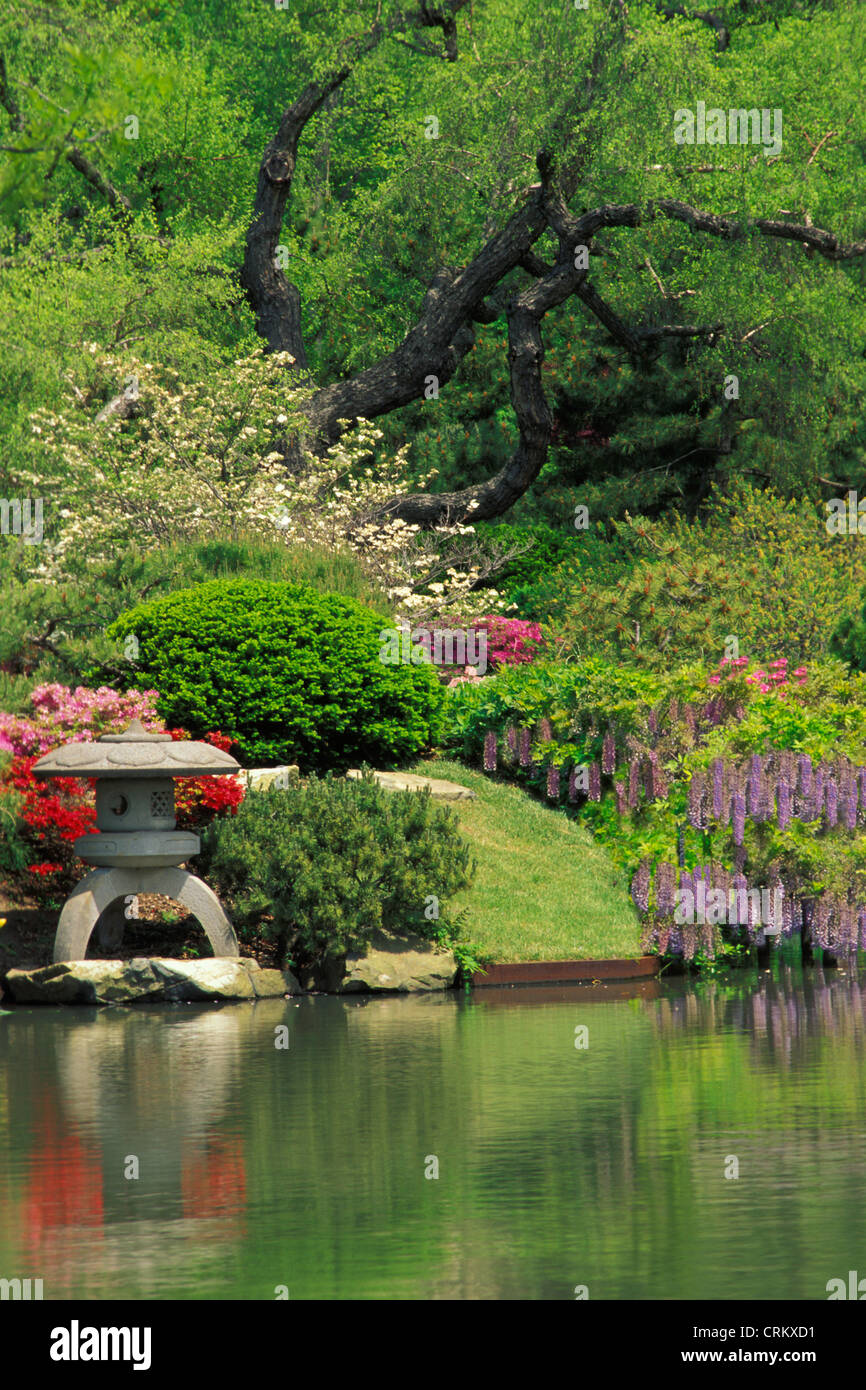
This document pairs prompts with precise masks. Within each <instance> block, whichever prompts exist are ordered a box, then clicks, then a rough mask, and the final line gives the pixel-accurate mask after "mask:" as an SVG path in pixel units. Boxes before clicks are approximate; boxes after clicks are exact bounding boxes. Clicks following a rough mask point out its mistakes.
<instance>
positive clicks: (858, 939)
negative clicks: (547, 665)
mask: <svg viewBox="0 0 866 1390" xmlns="http://www.w3.org/2000/svg"><path fill="white" fill-rule="evenodd" d="M800 674H801V673H800V672H796V673H795V675H800ZM774 678H775V679H777V681H781V680H783V679H786V677H785V672H784V671H780V672H777V673H776V676H775V677H774ZM742 713H743V711H742V710H741V709H739V708H738V709H734V710H732V709H731V708H730V706H726V705H725V702H724V700H723V699H722V698H721V697H719V698H718V699H716V698H713V699H711V700H709V701H708V702H705V703H702V704H699V705H694V704H687V703H679V702H678V701H677V700H675V699H672V700H670V702H669V703H668V705H667V707H666V708H665V709H663V710H653V711H651V712H650V714H649V717H648V721H647V727H648V730H649V735H650V743H651V745H657V744H658V743H659V741H660V739H661V736H662V730H663V729H664V727H665V726H666V725H677V726H678V728H679V729H680V730H682V731H683V736H684V739H685V741H686V744H687V746H691V747H694V746H695V745H697V744H699V742H700V739H701V734H702V732H703V731H705V730H707V731H708V729H709V728H712V727H715V726H716V725H718V723H719V722H720V721H721V720H722V719H723V718H724V717H725V716H726V715H730V714H733V715H734V717H735V718H736V717H737V716H741V715H742ZM598 733H599V730H598V729H597V728H596V727H595V726H592V727H591V728H590V730H589V737H590V738H597V736H598ZM533 744H535V751H536V756H537V757H538V758H539V759H540V761H536V759H535V758H533ZM545 745H549V748H548V747H545ZM596 746H597V745H596ZM555 748H556V742H555V740H554V734H553V729H552V725H551V721H550V719H549V718H544V719H541V720H539V721H538V722H537V723H536V724H535V725H534V726H526V725H514V724H509V725H508V727H507V729H506V731H505V737H504V740H503V744H502V757H503V759H504V762H505V765H506V767H508V768H520V769H523V770H524V771H526V772H528V773H529V774H530V775H533V774H539V773H540V774H541V775H542V777H543V778H546V782H544V783H543V785H544V790H545V793H546V796H547V799H548V800H549V801H551V802H555V803H559V802H560V801H561V800H562V799H563V796H565V797H566V798H567V800H568V802H569V803H571V804H575V803H577V802H578V801H583V800H589V801H595V802H598V801H600V800H601V795H602V776H605V777H607V778H609V779H611V781H612V785H613V791H614V795H615V798H616V808H617V813H618V814H619V815H621V816H625V815H627V814H629V813H630V812H634V811H636V810H638V809H639V807H640V805H641V804H642V803H649V804H651V803H653V802H657V801H664V800H665V799H666V798H667V797H668V795H669V793H670V788H669V786H668V782H667V779H666V777H665V773H664V769H663V767H662V765H661V759H660V756H659V753H658V751H657V749H656V747H655V746H650V747H649V748H647V747H646V746H645V745H641V744H640V742H639V741H638V740H637V739H636V738H634V737H633V736H628V737H627V738H626V739H625V740H624V747H622V748H621V750H620V749H619V748H618V744H617V737H616V733H615V730H614V728H613V726H612V725H608V727H607V729H606V731H605V733H604V736H603V741H602V748H601V757H600V758H596V759H595V760H593V761H591V762H588V763H585V764H577V763H569V762H568V761H567V760H566V761H564V762H563V763H562V764H561V765H557V764H556V763H555V762H554V761H553V754H554V752H555ZM499 749H500V740H499V737H498V735H497V733H496V731H495V730H493V729H491V730H488V732H487V734H486V735H485V738H484V769H485V771H486V772H495V771H496V769H497V762H498V758H499ZM618 760H619V761H620V767H621V774H620V776H619V777H618V778H617V777H616V776H615V774H616V771H617V763H618ZM686 819H687V821H688V824H689V825H691V826H692V828H693V829H695V830H698V831H701V832H704V833H706V832H709V831H710V830H712V829H715V828H720V827H725V828H726V829H728V828H729V829H730V832H731V837H732V840H733V844H734V847H735V849H734V869H733V870H728V869H725V868H723V867H721V866H720V865H717V864H707V865H704V866H702V867H700V868H697V869H694V870H691V871H687V870H685V869H678V868H676V867H674V865H672V864H669V863H660V864H658V865H657V867H656V870H655V878H654V881H653V876H652V866H651V864H650V863H649V861H644V862H642V863H641V864H640V865H639V867H638V869H637V871H636V873H635V875H634V878H633V880H632V888H631V891H632V897H633V899H634V903H635V906H636V907H637V909H638V912H639V913H640V915H641V917H642V918H643V919H644V921H645V929H644V945H645V947H646V948H647V949H649V948H650V947H655V948H656V949H658V950H659V951H660V952H661V953H663V954H669V955H682V956H684V957H685V958H686V959H692V958H693V957H694V955H695V953H696V952H697V951H701V952H702V953H703V954H705V955H708V956H712V955H713V954H714V950H715V944H714V943H715V942H716V941H717V940H718V927H717V926H714V925H713V924H712V922H710V923H700V922H697V923H695V924H694V925H689V924H688V923H685V924H683V925H679V924H678V923H677V922H676V921H675V920H674V908H675V903H676V901H677V894H678V893H679V892H683V891H686V890H688V891H690V892H693V893H694V894H695V895H697V891H698V889H697V885H698V882H699V881H702V882H703V885H704V892H710V891H713V890H720V891H721V892H722V893H724V894H725V896H726V898H727V897H728V896H729V895H732V896H733V897H734V898H736V900H737V901H739V895H740V894H741V893H742V894H745V895H746V896H745V898H744V901H745V902H747V903H749V904H753V902H754V895H755V893H756V892H757V893H758V894H760V893H762V892H763V893H765V894H766V893H767V892H768V891H769V890H768V885H765V884H761V885H757V884H753V883H749V882H748V880H747V879H746V877H745V875H744V873H743V869H744V867H745V857H744V856H745V850H744V848H743V843H744V836H745V827H746V821H747V819H748V820H750V821H752V822H753V823H755V824H759V825H760V824H762V823H765V822H775V824H776V825H777V827H778V829H779V830H780V831H785V830H787V829H788V827H789V826H790V825H791V823H792V822H794V821H799V822H801V823H803V824H807V825H814V826H818V825H820V828H822V829H824V828H827V829H833V828H844V829H845V830H847V831H848V832H853V831H855V830H857V829H858V828H859V827H862V826H863V825H864V823H866V767H864V766H859V765H857V764H855V763H853V762H851V761H850V760H849V759H848V758H845V757H838V758H832V759H825V760H823V761H813V759H811V758H810V757H808V756H806V755H805V754H796V753H793V752H790V751H774V752H771V753H765V754H757V753H755V754H752V755H751V756H749V757H746V758H734V757H725V758H722V757H717V758H715V759H713V761H712V762H711V763H710V764H709V766H708V767H706V768H697V769H693V770H692V772H691V775H690V777H689V781H688V784H687V809H686ZM769 889H771V890H772V892H771V893H770V901H771V902H772V903H776V902H780V903H781V908H780V911H779V921H778V922H776V921H774V920H773V909H772V908H771V911H770V916H769V919H768V918H767V917H763V919H762V917H761V914H760V913H758V914H756V913H755V911H754V908H753V906H750V908H749V911H748V913H747V916H746V917H745V918H744V919H743V920H742V921H739V919H738V922H737V925H738V926H740V927H742V929H743V931H744V933H745V936H746V937H747V939H748V940H749V942H750V943H752V944H754V942H755V941H763V940H764V936H763V932H764V929H765V928H767V927H769V931H768V932H767V937H768V938H770V939H774V940H778V939H779V938H780V937H789V936H791V935H792V934H793V933H794V932H800V931H803V932H804V933H806V934H808V936H809V939H811V941H812V942H813V943H814V944H815V945H816V946H820V947H822V948H823V949H825V950H826V949H830V950H833V951H836V952H839V953H847V952H850V951H853V950H856V949H857V948H858V946H859V947H860V949H863V950H866V906H862V905H859V904H854V903H852V902H850V901H849V899H848V898H847V897H846V896H845V895H844V894H839V893H834V892H830V891H825V892H823V893H821V894H820V895H819V896H817V897H816V896H814V895H813V894H812V893H811V892H807V891H806V890H805V889H803V888H802V887H801V886H799V885H798V884H797V883H796V882H793V881H792V882H787V883H786V884H785V885H784V887H783V885H782V882H781V879H779V877H778V874H776V878H775V882H774V883H772V884H770V885H769ZM777 889H780V890H781V893H780V895H779V896H778V897H776V896H775V893H776V890H777ZM725 921H726V922H727V924H728V925H730V921H728V919H725Z"/></svg>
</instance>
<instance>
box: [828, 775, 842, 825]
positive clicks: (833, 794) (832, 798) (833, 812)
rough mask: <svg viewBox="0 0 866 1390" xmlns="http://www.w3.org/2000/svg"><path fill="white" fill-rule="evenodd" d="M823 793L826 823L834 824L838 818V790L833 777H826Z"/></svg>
mask: <svg viewBox="0 0 866 1390" xmlns="http://www.w3.org/2000/svg"><path fill="white" fill-rule="evenodd" d="M825 795H826V798H827V824H828V825H835V824H836V822H837V820H838V819H839V792H838V788H837V786H836V779H835V777H829V778H828V779H827V787H826V793H825Z"/></svg>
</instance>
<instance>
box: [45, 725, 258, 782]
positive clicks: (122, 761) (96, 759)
mask: <svg viewBox="0 0 866 1390" xmlns="http://www.w3.org/2000/svg"><path fill="white" fill-rule="evenodd" d="M239 771H240V763H238V762H237V760H236V759H235V758H233V757H231V755H230V754H228V753H223V752H222V750H221V749H219V748H214V747H213V746H212V745H211V744H210V743H196V742H195V741H194V740H192V739H179V740H177V741H176V740H175V739H173V738H172V736H171V734H169V733H166V732H165V731H163V732H162V733H153V734H149V733H148V732H147V730H146V729H145V728H144V726H143V725H142V723H141V721H140V720H139V719H133V721H132V723H131V724H129V725H128V726H127V728H125V729H124V730H123V733H121V734H102V736H101V737H100V738H97V739H93V740H91V741H90V742H88V743H64V744H63V745H62V746H61V747H60V748H55V749H54V750H53V752H51V753H46V754H45V756H44V757H42V758H40V759H39V761H38V763H34V765H33V776H34V777H43V778H44V777H123V778H130V777H219V776H223V775H226V774H229V773H233V772H239Z"/></svg>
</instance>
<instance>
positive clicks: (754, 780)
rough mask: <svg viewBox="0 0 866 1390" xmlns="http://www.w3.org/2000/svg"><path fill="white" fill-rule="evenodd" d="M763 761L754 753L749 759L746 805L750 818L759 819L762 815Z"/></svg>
mask: <svg viewBox="0 0 866 1390" xmlns="http://www.w3.org/2000/svg"><path fill="white" fill-rule="evenodd" d="M761 772H762V767H761V759H760V757H759V756H758V754H757V753H753V754H752V756H751V758H750V759H749V772H748V777H747V780H746V805H747V808H748V812H749V815H750V816H753V817H755V818H758V817H759V816H760V814H761Z"/></svg>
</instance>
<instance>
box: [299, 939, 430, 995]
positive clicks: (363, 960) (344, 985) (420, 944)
mask: <svg viewBox="0 0 866 1390" xmlns="http://www.w3.org/2000/svg"><path fill="white" fill-rule="evenodd" d="M456 975H457V962H456V960H455V959H454V953H453V951H443V950H439V949H438V948H437V947H435V946H434V945H433V943H432V942H430V941H425V940H424V939H423V938H422V937H420V936H414V935H410V936H392V935H391V934H390V933H389V932H384V931H381V932H376V933H374V935H373V938H372V940H371V942H370V945H369V947H368V948H367V950H366V951H365V952H357V951H351V952H350V953H349V954H348V955H347V956H333V957H330V958H329V959H327V960H326V961H325V962H324V963H323V965H322V966H320V968H319V969H318V970H316V971H312V972H310V975H309V977H308V978H307V979H306V980H305V981H304V983H305V985H306V987H307V988H308V989H318V990H323V991H324V992H325V993H327V994H363V993H366V994H380V993H386V994H387V993H399V994H406V993H410V992H415V991H421V990H430V989H450V988H451V986H452V985H453V984H454V980H455V977H456Z"/></svg>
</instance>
